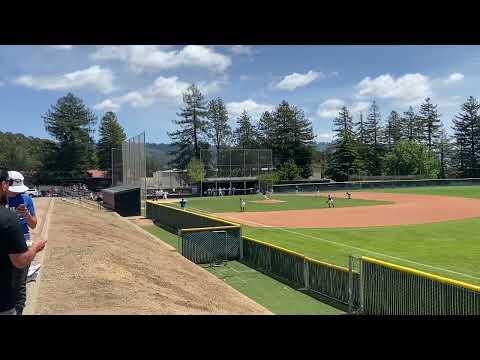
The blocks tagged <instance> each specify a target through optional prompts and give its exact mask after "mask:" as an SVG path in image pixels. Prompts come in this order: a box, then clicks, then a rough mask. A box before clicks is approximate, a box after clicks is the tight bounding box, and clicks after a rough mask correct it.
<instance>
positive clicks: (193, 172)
mask: <svg viewBox="0 0 480 360" xmlns="http://www.w3.org/2000/svg"><path fill="white" fill-rule="evenodd" d="M205 175H206V172H205V166H204V164H203V162H202V161H200V160H199V159H197V158H195V157H194V158H192V159H191V160H190V161H189V163H188V165H187V176H188V178H189V179H190V181H191V182H194V183H195V182H196V183H198V182H201V181H203V180H204V179H205Z"/></svg>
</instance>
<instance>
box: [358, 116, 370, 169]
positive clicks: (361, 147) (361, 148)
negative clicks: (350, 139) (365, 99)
mask: <svg viewBox="0 0 480 360" xmlns="http://www.w3.org/2000/svg"><path fill="white" fill-rule="evenodd" d="M355 129H356V131H355V140H356V143H357V145H356V149H357V153H358V154H357V155H358V156H357V159H356V161H355V164H356V170H357V172H358V173H362V174H365V173H366V172H368V144H367V129H366V126H365V121H364V119H363V113H360V121H358V122H357V123H356V124H355Z"/></svg>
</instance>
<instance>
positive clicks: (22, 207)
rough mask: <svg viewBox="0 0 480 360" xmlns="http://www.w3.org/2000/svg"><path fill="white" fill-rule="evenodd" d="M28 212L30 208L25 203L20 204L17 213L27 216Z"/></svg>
mask: <svg viewBox="0 0 480 360" xmlns="http://www.w3.org/2000/svg"><path fill="white" fill-rule="evenodd" d="M27 213H28V210H27V207H26V206H25V205H24V204H22V205H18V207H17V214H18V215H20V216H21V217H26V216H27Z"/></svg>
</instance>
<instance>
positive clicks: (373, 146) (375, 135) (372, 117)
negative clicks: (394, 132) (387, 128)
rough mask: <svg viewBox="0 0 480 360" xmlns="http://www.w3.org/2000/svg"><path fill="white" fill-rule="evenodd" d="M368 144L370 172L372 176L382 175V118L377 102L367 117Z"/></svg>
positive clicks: (373, 103)
mask: <svg viewBox="0 0 480 360" xmlns="http://www.w3.org/2000/svg"><path fill="white" fill-rule="evenodd" d="M365 129H366V144H367V146H368V166H367V167H368V171H369V173H370V175H381V171H382V153H383V149H382V143H381V137H380V135H381V130H382V128H381V117H380V112H379V110H378V105H377V103H376V102H375V100H374V101H373V102H372V105H371V106H370V110H369V113H368V117H367V123H366V124H365Z"/></svg>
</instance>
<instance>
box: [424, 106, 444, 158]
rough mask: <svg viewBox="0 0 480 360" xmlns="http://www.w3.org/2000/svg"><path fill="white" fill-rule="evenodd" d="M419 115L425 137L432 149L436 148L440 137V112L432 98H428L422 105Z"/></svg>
mask: <svg viewBox="0 0 480 360" xmlns="http://www.w3.org/2000/svg"><path fill="white" fill-rule="evenodd" d="M419 116H420V119H421V121H422V124H423V139H424V141H425V143H426V144H427V146H428V148H429V149H430V150H432V149H434V147H435V145H436V144H437V141H438V139H439V137H440V126H441V122H440V114H439V113H438V111H437V105H433V104H432V102H431V100H430V98H426V99H425V101H424V103H423V104H422V105H420V111H419Z"/></svg>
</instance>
